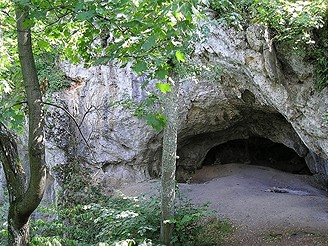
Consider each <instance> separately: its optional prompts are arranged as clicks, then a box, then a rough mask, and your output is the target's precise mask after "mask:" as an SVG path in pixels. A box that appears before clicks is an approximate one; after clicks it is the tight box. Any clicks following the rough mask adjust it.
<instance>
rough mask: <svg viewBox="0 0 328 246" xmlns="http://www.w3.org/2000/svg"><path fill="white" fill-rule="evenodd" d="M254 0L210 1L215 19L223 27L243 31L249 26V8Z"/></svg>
mask: <svg viewBox="0 0 328 246" xmlns="http://www.w3.org/2000/svg"><path fill="white" fill-rule="evenodd" d="M253 2H254V0H210V1H209V6H210V8H211V9H213V10H215V18H216V19H217V21H218V22H219V23H221V24H223V25H228V26H232V27H234V28H236V29H238V30H243V29H244V28H245V27H246V26H247V25H248V24H249V18H250V16H249V13H250V12H251V10H250V7H251V5H252V3H253Z"/></svg>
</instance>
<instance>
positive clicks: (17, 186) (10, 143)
mask: <svg viewBox="0 0 328 246" xmlns="http://www.w3.org/2000/svg"><path fill="white" fill-rule="evenodd" d="M15 8H16V24H17V40H18V53H19V60H20V64H21V69H22V74H23V80H24V85H25V92H26V97H27V103H28V109H29V139H28V154H29V155H28V156H29V166H30V177H29V178H27V177H26V175H25V173H24V170H23V167H22V165H21V164H20V162H19V158H18V154H17V146H16V143H15V141H14V137H13V136H12V135H11V134H10V133H9V132H8V131H7V130H6V128H5V127H4V126H3V125H2V124H0V126H1V127H0V134H1V141H0V154H1V161H2V164H3V166H4V171H5V175H6V181H7V187H8V193H9V213H8V244H9V245H15V246H16V245H17V246H24V245H28V241H29V218H30V215H31V214H32V212H33V211H34V210H35V209H36V208H37V207H38V205H39V204H40V202H41V199H42V197H43V193H44V190H45V185H46V165H45V147H44V117H43V110H42V95H41V92H40V86H39V81H38V76H37V71H36V67H35V61H34V57H33V50H32V41H31V30H30V28H29V27H25V26H24V25H25V21H26V20H27V19H28V13H29V9H28V7H26V6H22V5H20V4H16V6H15ZM26 180H29V183H28V185H27V186H26Z"/></svg>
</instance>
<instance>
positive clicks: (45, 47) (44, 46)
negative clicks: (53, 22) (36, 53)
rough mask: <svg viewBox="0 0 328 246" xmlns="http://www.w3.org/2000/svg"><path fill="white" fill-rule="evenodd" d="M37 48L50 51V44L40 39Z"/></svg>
mask: <svg viewBox="0 0 328 246" xmlns="http://www.w3.org/2000/svg"><path fill="white" fill-rule="evenodd" d="M38 48H39V49H41V50H46V51H50V49H51V46H50V44H49V42H47V41H45V40H43V39H41V40H39V41H38Z"/></svg>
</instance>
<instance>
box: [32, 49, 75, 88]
mask: <svg viewBox="0 0 328 246" xmlns="http://www.w3.org/2000/svg"><path fill="white" fill-rule="evenodd" d="M35 60H36V61H35V62H36V68H37V71H38V77H39V81H40V85H41V88H44V90H45V91H43V92H44V93H45V92H50V93H51V92H56V91H60V90H62V89H64V88H66V87H68V86H69V85H70V81H69V80H67V79H66V78H65V74H64V72H61V70H60V68H59V65H58V55H57V54H56V53H55V51H52V52H42V53H39V54H37V55H36V59H35Z"/></svg>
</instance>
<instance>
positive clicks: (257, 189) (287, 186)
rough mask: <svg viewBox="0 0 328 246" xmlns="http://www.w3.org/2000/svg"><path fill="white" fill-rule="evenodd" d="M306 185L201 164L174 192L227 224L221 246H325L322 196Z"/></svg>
mask: <svg viewBox="0 0 328 246" xmlns="http://www.w3.org/2000/svg"><path fill="white" fill-rule="evenodd" d="M312 184H313V182H312V180H311V177H309V176H301V175H294V174H290V173H285V172H281V171H278V170H275V169H271V168H268V167H261V166H250V165H245V164H228V165H217V166H206V167H204V168H202V169H201V170H198V171H197V172H196V173H195V175H194V176H193V177H192V179H191V182H190V183H188V184H180V188H181V191H182V193H183V194H184V195H186V196H187V197H188V198H190V199H191V200H192V201H193V202H194V203H200V204H202V203H206V202H209V203H210V205H209V208H210V209H213V210H215V211H217V213H218V216H219V217H223V218H227V219H229V220H231V221H232V222H233V224H234V225H235V226H236V231H235V233H234V236H233V237H232V238H231V239H229V240H227V241H226V244H225V245H328V196H327V193H326V192H325V191H322V190H319V189H317V188H315V187H314V186H313V185H312ZM158 186H159V183H158V181H156V180H152V181H148V182H143V183H138V184H133V185H131V184H130V185H129V186H127V187H124V188H122V189H121V191H122V192H123V193H124V194H126V195H129V196H136V195H139V194H141V193H149V192H150V193H155V192H157V190H158V189H157V188H158ZM273 191H281V192H283V193H280V192H273Z"/></svg>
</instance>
